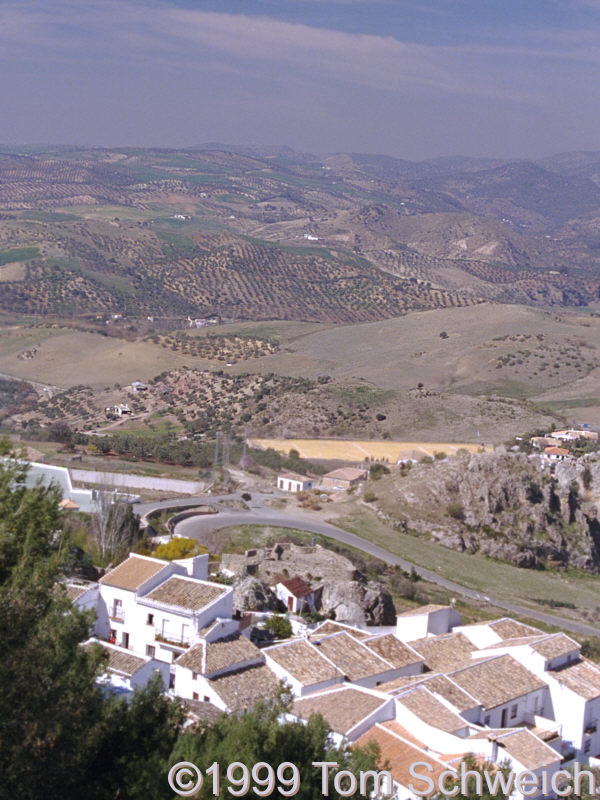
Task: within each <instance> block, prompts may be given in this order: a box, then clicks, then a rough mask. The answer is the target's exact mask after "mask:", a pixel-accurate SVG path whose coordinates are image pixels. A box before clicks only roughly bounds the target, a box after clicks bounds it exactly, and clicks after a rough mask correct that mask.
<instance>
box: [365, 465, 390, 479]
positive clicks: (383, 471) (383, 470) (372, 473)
mask: <svg viewBox="0 0 600 800" xmlns="http://www.w3.org/2000/svg"><path fill="white" fill-rule="evenodd" d="M389 474H390V471H389V469H388V468H387V467H386V466H385V464H371V466H370V468H369V477H370V478H371V479H372V480H374V481H376V480H379V478H381V476H382V475H389Z"/></svg>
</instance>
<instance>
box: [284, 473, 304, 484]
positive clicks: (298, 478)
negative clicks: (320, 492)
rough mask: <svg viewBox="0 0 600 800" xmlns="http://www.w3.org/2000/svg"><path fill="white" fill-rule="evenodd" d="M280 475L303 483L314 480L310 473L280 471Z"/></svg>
mask: <svg viewBox="0 0 600 800" xmlns="http://www.w3.org/2000/svg"><path fill="white" fill-rule="evenodd" d="M278 477H279V478H287V479H288V480H292V481H302V483H306V482H307V481H311V480H312V478H309V477H308V475H300V473H299V472H280V473H279V475H278Z"/></svg>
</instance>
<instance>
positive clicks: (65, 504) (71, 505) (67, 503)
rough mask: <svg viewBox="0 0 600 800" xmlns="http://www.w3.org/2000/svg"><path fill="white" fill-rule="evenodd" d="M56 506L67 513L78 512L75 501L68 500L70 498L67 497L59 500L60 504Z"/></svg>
mask: <svg viewBox="0 0 600 800" xmlns="http://www.w3.org/2000/svg"><path fill="white" fill-rule="evenodd" d="M58 505H59V506H60V507H61V508H64V509H67V510H68V511H78V510H79V506H78V504H77V503H76V502H75V500H71V499H70V498H68V497H65V499H64V500H61V501H60V503H59V504H58Z"/></svg>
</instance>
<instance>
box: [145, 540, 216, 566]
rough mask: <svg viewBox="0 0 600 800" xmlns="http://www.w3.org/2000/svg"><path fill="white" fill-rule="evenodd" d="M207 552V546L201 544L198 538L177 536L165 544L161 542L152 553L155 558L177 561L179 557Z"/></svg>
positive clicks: (188, 556)
mask: <svg viewBox="0 0 600 800" xmlns="http://www.w3.org/2000/svg"><path fill="white" fill-rule="evenodd" d="M206 552H208V551H207V549H206V547H204V546H203V545H201V544H199V543H198V542H197V541H196V539H186V538H185V537H183V536H177V537H174V538H173V539H171V540H170V541H169V542H165V544H159V546H158V547H157V548H156V550H155V551H154V553H152V555H153V556H154V558H164V560H165V561H175V560H176V559H178V558H190V557H191V556H197V555H200V554H201V553H206Z"/></svg>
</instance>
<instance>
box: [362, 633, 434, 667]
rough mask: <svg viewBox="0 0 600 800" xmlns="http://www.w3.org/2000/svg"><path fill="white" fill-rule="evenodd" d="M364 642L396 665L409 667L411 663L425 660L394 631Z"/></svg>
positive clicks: (370, 648)
mask: <svg viewBox="0 0 600 800" xmlns="http://www.w3.org/2000/svg"><path fill="white" fill-rule="evenodd" d="M363 644H364V645H366V647H368V648H369V650H374V651H375V653H377V655H378V656H381V658H385V660H386V661H389V662H390V664H393V665H394V667H407V666H409V665H410V664H419V663H421V662H422V661H423V657H422V656H420V655H419V654H418V653H416V652H415V651H414V650H413V649H412V648H411V647H409V646H408V645H406V644H404V642H401V641H400V639H398V637H397V636H394V634H393V633H386V634H383V636H376V637H374V638H373V639H364V640H363Z"/></svg>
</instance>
